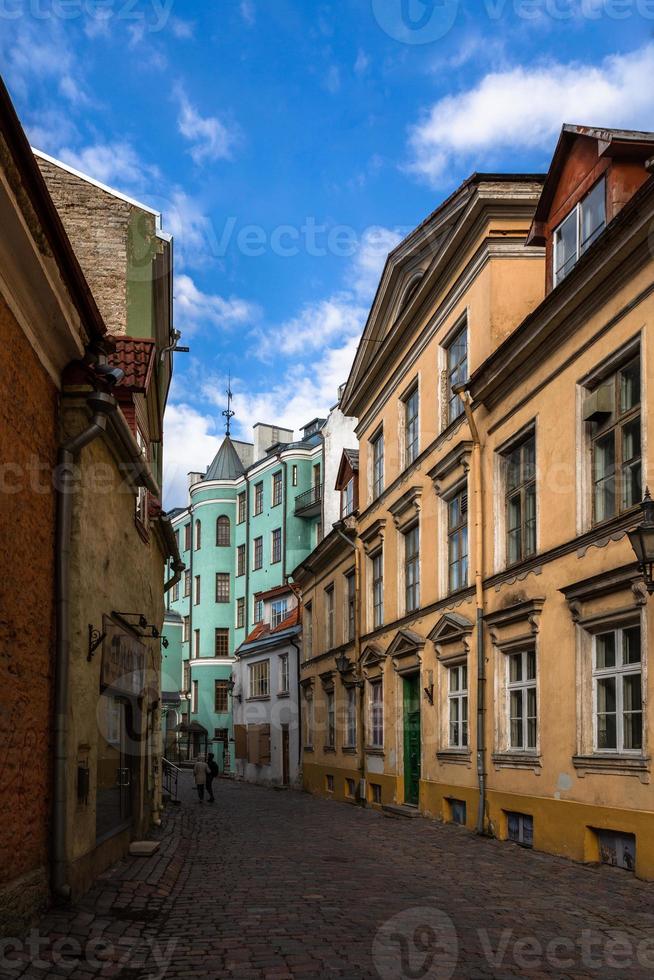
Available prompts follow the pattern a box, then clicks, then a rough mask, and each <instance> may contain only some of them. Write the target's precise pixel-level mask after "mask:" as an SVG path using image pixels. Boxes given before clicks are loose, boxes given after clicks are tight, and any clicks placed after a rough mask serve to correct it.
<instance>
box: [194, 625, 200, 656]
mask: <svg viewBox="0 0 654 980" xmlns="http://www.w3.org/2000/svg"><path fill="white" fill-rule="evenodd" d="M193 659H194V660H199V659H200V630H193Z"/></svg>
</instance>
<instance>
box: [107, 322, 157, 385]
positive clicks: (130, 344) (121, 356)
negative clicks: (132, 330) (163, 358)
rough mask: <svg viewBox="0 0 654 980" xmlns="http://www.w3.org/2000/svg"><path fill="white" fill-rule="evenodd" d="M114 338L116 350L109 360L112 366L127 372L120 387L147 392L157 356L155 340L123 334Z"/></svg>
mask: <svg viewBox="0 0 654 980" xmlns="http://www.w3.org/2000/svg"><path fill="white" fill-rule="evenodd" d="M113 340H114V341H115V344H116V350H115V352H114V353H112V354H110V355H109V357H108V358H107V360H108V361H109V363H110V364H111V366H112V367H118V368H120V369H121V370H122V371H124V372H125V377H124V378H123V380H122V381H121V382H120V384H119V387H120V388H129V389H130V390H131V391H138V392H143V393H145V392H146V391H147V390H148V386H149V384H150V378H151V377H152V370H153V368H154V359H155V357H156V344H155V342H154V340H150V339H149V338H144V337H122V336H114V337H113Z"/></svg>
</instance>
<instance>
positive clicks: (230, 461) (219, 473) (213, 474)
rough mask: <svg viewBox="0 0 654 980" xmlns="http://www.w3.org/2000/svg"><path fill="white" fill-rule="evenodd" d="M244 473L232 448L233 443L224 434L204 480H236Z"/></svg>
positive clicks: (243, 468)
mask: <svg viewBox="0 0 654 980" xmlns="http://www.w3.org/2000/svg"><path fill="white" fill-rule="evenodd" d="M244 473H245V467H244V466H243V463H242V462H241V458H240V456H239V454H238V453H237V452H236V449H235V448H234V443H233V442H232V440H231V439H230V438H229V436H225V438H224V439H223V441H222V444H221V446H220V449H219V450H218V452H217V453H216V456H215V459H214V461H213V463H212V464H211V466H210V467H209V469H208V470H207V472H206V474H205V476H204V480H205V481H207V482H209V481H211V480H237V479H238V477H239V476H243V474H244Z"/></svg>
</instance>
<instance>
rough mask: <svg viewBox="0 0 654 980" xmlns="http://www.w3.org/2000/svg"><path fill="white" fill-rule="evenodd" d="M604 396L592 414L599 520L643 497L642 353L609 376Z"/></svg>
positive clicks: (595, 512) (595, 514) (596, 514)
mask: <svg viewBox="0 0 654 980" xmlns="http://www.w3.org/2000/svg"><path fill="white" fill-rule="evenodd" d="M596 397H597V396H596ZM600 397H602V398H603V399H605V400H604V402H603V406H598V411H597V412H596V413H595V414H594V415H593V416H592V417H593V419H594V420H595V421H593V423H592V437H591V440H592V468H593V517H594V521H595V523H599V522H601V521H606V520H608V519H609V518H611V517H614V516H615V515H616V514H618V513H621V512H623V511H625V510H629V508H630V507H634V506H635V505H636V504H639V503H640V500H641V497H642V462H641V451H642V448H641V428H640V357H636V358H634V360H632V361H630V362H629V363H628V364H625V366H624V367H623V368H621V369H620V370H619V371H618V372H617V373H616V374H615V375H613V376H612V377H611V378H609V379H608V380H607V381H606V382H605V383H604V384H603V385H602V386H601V396H600ZM602 408H603V409H604V410H602Z"/></svg>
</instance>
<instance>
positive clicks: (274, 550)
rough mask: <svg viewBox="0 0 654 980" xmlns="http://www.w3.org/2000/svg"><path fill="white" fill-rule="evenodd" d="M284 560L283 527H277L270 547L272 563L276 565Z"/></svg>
mask: <svg viewBox="0 0 654 980" xmlns="http://www.w3.org/2000/svg"><path fill="white" fill-rule="evenodd" d="M281 560H282V529H281V527H278V528H276V529H275V530H274V531H273V533H272V543H271V549H270V561H271V564H273V565H276V564H277V562H279V561H281Z"/></svg>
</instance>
